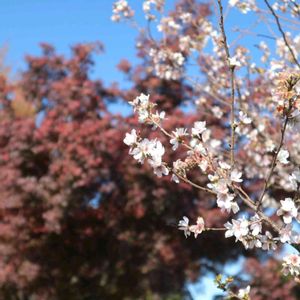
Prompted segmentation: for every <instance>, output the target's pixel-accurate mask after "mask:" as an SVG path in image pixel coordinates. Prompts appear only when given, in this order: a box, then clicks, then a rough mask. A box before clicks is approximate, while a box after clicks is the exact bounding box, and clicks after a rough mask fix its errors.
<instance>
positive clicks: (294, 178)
mask: <svg viewBox="0 0 300 300" xmlns="http://www.w3.org/2000/svg"><path fill="white" fill-rule="evenodd" d="M289 181H290V183H291V185H292V189H293V190H294V191H296V190H297V188H298V185H299V183H300V170H299V169H297V170H296V171H294V172H293V173H292V174H291V175H290V176H289Z"/></svg>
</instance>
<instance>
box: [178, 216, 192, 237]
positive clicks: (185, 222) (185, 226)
mask: <svg viewBox="0 0 300 300" xmlns="http://www.w3.org/2000/svg"><path fill="white" fill-rule="evenodd" d="M189 222H190V221H189V218H188V217H186V216H184V217H183V218H182V220H180V221H179V222H178V229H179V230H183V232H184V235H185V237H186V238H187V237H188V236H189V235H190V234H191V231H190V226H189Z"/></svg>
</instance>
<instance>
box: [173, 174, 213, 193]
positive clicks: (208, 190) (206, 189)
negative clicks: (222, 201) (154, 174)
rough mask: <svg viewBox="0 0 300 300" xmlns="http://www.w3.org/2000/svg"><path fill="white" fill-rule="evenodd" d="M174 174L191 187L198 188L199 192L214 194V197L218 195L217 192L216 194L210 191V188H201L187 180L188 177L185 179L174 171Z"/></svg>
mask: <svg viewBox="0 0 300 300" xmlns="http://www.w3.org/2000/svg"><path fill="white" fill-rule="evenodd" d="M172 172H173V173H174V174H175V175H176V176H177V177H178V178H180V179H181V180H182V181H184V182H185V183H188V184H190V185H191V186H193V187H195V188H197V189H199V190H202V191H205V192H208V193H210V194H213V195H216V194H217V193H216V192H214V191H212V190H210V189H208V188H205V187H203V186H200V185H198V184H196V183H194V182H193V181H191V180H189V179H188V178H186V177H184V176H181V175H180V174H178V173H176V172H174V171H172Z"/></svg>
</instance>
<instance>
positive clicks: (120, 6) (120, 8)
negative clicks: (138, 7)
mask: <svg viewBox="0 0 300 300" xmlns="http://www.w3.org/2000/svg"><path fill="white" fill-rule="evenodd" d="M133 15H134V11H133V10H132V9H131V8H130V6H129V5H128V2H127V1H126V0H119V1H117V2H115V3H114V4H113V15H112V16H111V20H112V21H114V22H118V21H120V20H121V18H122V17H124V18H127V19H129V18H131V17H133Z"/></svg>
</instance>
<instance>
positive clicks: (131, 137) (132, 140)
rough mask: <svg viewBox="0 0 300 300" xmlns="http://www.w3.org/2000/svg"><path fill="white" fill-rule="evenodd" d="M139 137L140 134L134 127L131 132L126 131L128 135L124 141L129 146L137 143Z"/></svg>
mask: <svg viewBox="0 0 300 300" xmlns="http://www.w3.org/2000/svg"><path fill="white" fill-rule="evenodd" d="M137 139H138V136H137V134H136V130H135V129H132V130H131V133H126V136H125V138H124V140H123V142H124V143H125V144H126V145H127V146H134V145H136V144H137Z"/></svg>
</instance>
